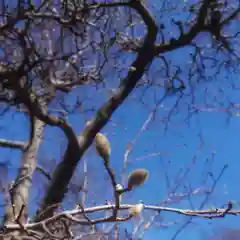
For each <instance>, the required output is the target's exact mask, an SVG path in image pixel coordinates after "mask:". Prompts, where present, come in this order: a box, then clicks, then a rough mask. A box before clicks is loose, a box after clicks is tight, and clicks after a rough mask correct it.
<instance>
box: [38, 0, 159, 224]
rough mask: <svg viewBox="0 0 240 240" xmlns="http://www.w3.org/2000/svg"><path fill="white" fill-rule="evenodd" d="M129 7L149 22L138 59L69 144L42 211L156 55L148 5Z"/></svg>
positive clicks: (61, 191)
mask: <svg viewBox="0 0 240 240" xmlns="http://www.w3.org/2000/svg"><path fill="white" fill-rule="evenodd" d="M129 7H132V8H133V9H135V10H136V11H137V12H138V14H139V15H141V17H142V19H143V20H144V22H145V24H146V25H147V28H148V33H147V35H146V37H145V41H144V44H143V46H142V48H141V49H140V50H139V53H138V55H137V58H136V60H135V61H134V62H133V64H132V67H131V69H130V71H129V73H128V75H127V77H126V78H125V79H123V80H122V82H121V84H120V86H119V88H118V90H117V91H116V93H115V94H114V95H113V96H112V97H111V98H110V99H109V100H108V102H107V103H105V104H104V105H103V106H102V107H101V108H100V109H99V110H98V111H97V113H96V115H95V117H94V118H93V119H92V120H91V121H89V122H88V123H87V124H86V126H85V128H84V130H83V133H82V134H81V135H80V136H79V138H78V143H79V145H78V144H71V142H69V143H68V146H67V150H66V152H65V155H64V158H63V160H62V161H61V162H60V163H59V165H58V166H57V168H56V170H55V171H54V173H53V176H52V181H51V183H50V185H49V187H48V189H47V192H46V194H45V198H44V199H43V201H42V204H41V207H40V212H41V211H43V210H44V209H46V208H47V206H52V205H55V204H56V203H60V202H62V200H63V198H64V194H65V192H66V191H67V186H68V183H69V182H70V180H71V177H72V175H73V173H74V171H75V169H76V167H77V164H78V162H79V161H80V159H81V157H82V156H83V154H84V153H85V151H86V150H87V149H88V147H89V146H90V145H91V144H92V142H93V139H94V137H95V135H96V133H97V132H99V131H100V130H101V129H102V128H103V127H104V126H105V125H106V124H107V122H108V121H109V119H110V118H111V116H112V114H113V113H114V112H115V111H116V109H117V108H118V107H119V106H120V105H121V104H122V103H123V101H124V100H125V99H126V98H127V97H128V95H129V94H130V93H131V92H132V91H133V89H134V88H135V86H136V84H137V82H138V81H139V80H140V79H141V77H142V75H143V73H144V72H145V70H146V68H147V67H149V66H150V64H151V62H152V60H153V58H154V55H155V52H154V50H155V49H154V44H155V40H156V36H157V26H156V23H155V21H154V19H153V17H152V16H151V14H150V13H149V11H148V10H147V8H145V7H144V6H143V5H142V4H141V2H140V1H132V2H130V3H129ZM54 210H55V208H51V209H50V211H49V212H48V213H46V214H44V216H42V218H43V217H44V218H47V217H51V216H52V215H53V212H54ZM42 218H36V219H35V220H36V221H41V220H42Z"/></svg>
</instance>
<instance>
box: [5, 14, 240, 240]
mask: <svg viewBox="0 0 240 240" xmlns="http://www.w3.org/2000/svg"><path fill="white" fill-rule="evenodd" d="M184 14H185V13H184ZM184 14H183V13H182V12H181V13H180V14H178V17H179V18H180V19H182V18H185V17H186V16H185V15H184ZM174 15H177V13H176V14H174ZM161 21H164V22H167V21H168V22H169V19H167V17H164V16H163V17H162V18H161ZM141 30H142V29H141V28H140V30H138V32H137V33H138V34H141ZM173 34H174V33H173ZM197 40H199V41H201V43H202V44H205V42H207V41H208V36H206V35H203V36H202V35H201V36H200V37H199V38H198V39H197ZM197 40H196V41H197ZM188 51H190V49H182V50H179V51H176V52H172V53H170V54H167V55H166V56H167V57H168V58H171V60H172V62H173V63H174V64H176V65H180V66H181V67H182V68H184V69H186V70H189V69H190V68H191V64H189V65H188V61H189V56H188V55H187V54H186V53H187V52H188ZM219 57H220V58H221V57H222V56H219ZM123 58H126V59H125V60H126V61H127V62H130V61H131V59H130V57H129V56H123ZM159 65H160V61H159V60H156V61H155V62H153V64H152V67H151V69H150V74H149V76H148V77H149V78H150V79H151V80H154V81H155V82H158V83H162V82H163V78H162V76H161V73H159ZM207 73H208V74H211V75H214V74H213V73H211V71H210V70H209V71H208V72H207ZM110 77H111V79H110ZM182 78H183V79H186V73H184V72H183V74H182ZM118 80H119V79H118V78H117V76H116V74H113V73H111V72H110V71H109V72H108V70H107V72H106V82H107V83H106V86H102V85H101V86H100V87H99V89H97V90H96V88H95V87H83V88H81V89H77V90H74V92H73V94H72V95H71V96H69V97H68V98H67V101H68V102H69V103H72V102H73V101H74V100H75V98H76V97H77V96H78V97H80V98H81V99H85V98H86V97H89V99H90V100H89V101H88V102H87V104H86V106H87V107H92V106H94V107H98V106H100V105H101V104H102V103H104V102H105V101H106V100H107V98H108V96H109V90H110V88H114V87H116V86H117V85H118ZM230 80H231V81H233V82H235V83H236V84H237V83H238V82H239V76H237V74H234V73H232V74H231V75H230V74H229V73H228V72H225V71H222V72H221V74H220V75H218V76H217V77H216V78H215V79H214V80H213V81H209V82H203V83H201V84H200V85H196V84H195V83H194V87H195V97H196V99H195V105H196V106H197V107H198V108H199V109H202V110H203V111H202V112H200V113H198V114H195V115H193V116H192V117H191V118H190V120H189V125H187V124H186V122H184V121H183V120H184V119H186V117H187V114H188V108H187V106H189V104H190V103H191V100H192V99H191V96H187V94H188V93H189V88H188V85H187V89H186V90H185V96H184V97H183V98H182V99H181V101H180V103H179V105H178V111H177V112H176V113H174V115H173V116H172V117H171V120H170V122H168V128H167V131H166V124H165V122H164V121H163V120H164V119H165V118H166V116H167V115H168V114H169V111H170V110H171V109H172V106H173V105H174V103H175V102H176V101H177V99H178V97H179V94H178V95H176V96H172V97H170V98H168V99H166V101H164V102H163V103H162V104H163V106H162V107H161V108H159V109H158V111H157V113H156V116H155V118H154V121H152V122H151V124H149V126H148V129H147V130H146V131H145V132H143V133H142V135H141V136H140V138H139V139H138V141H137V143H136V145H135V147H134V149H133V152H132V153H131V155H130V157H129V158H130V160H131V161H130V163H129V165H128V169H127V172H130V171H131V170H133V169H135V168H146V169H148V170H149V172H150V177H149V179H148V181H147V183H146V184H145V186H144V187H142V188H139V189H136V190H135V191H134V192H133V193H129V194H126V196H125V197H124V199H123V201H124V202H131V203H134V202H137V201H139V200H143V201H144V202H145V203H147V204H159V203H160V202H162V201H164V200H165V199H166V198H167V196H168V193H169V191H171V189H174V188H175V186H176V184H177V183H178V182H179V180H176V176H177V175H178V173H179V171H180V169H183V172H184V171H185V170H186V168H187V166H189V164H190V162H191V161H192V159H193V158H194V156H196V161H195V164H193V165H191V164H190V165H191V170H190V171H189V174H188V175H187V176H186V178H184V179H183V180H182V183H181V184H180V186H179V188H178V189H177V190H176V193H184V192H186V191H187V190H186V189H189V188H190V187H191V188H192V189H194V188H198V187H203V186H204V187H207V188H211V186H212V184H213V180H211V178H210V177H207V180H206V176H207V172H212V173H213V175H214V177H215V178H216V177H217V176H218V174H219V173H220V172H221V170H222V168H223V166H224V165H225V164H228V168H227V170H226V171H225V172H224V175H223V176H222V178H221V179H220V181H219V182H218V183H217V185H216V188H215V191H214V193H213V194H212V195H211V197H210V198H209V201H208V202H207V204H206V205H205V206H204V208H211V207H213V206H214V207H221V206H222V205H223V204H226V203H227V201H228V200H229V199H231V200H233V201H236V202H238V201H239V199H240V196H239V195H240V194H239V191H238V190H237V189H238V180H239V171H238V169H239V167H240V163H239V151H238V150H239V146H238V144H239V143H238V129H240V119H239V117H238V116H236V114H235V115H234V114H233V115H232V116H231V118H230V121H227V120H228V118H227V117H228V115H227V114H226V113H224V112H223V111H222V110H223V109H224V108H226V107H227V106H228V104H229V99H230V100H231V101H232V102H234V103H239V101H240V97H239V92H238V91H237V90H233V89H232V85H231V81H230ZM219 86H220V87H221V89H223V90H224V92H223V93H221V92H220V91H219ZM206 89H208V91H207V93H206ZM143 93H144V98H143V103H140V101H139V99H140V98H141V96H143ZM162 95H163V91H162V89H161V88H157V87H152V88H150V89H148V90H146V89H145V88H144V87H141V88H138V89H137V90H135V91H134V93H133V94H131V96H130V97H129V98H128V99H127V100H126V101H125V102H124V104H123V105H122V106H121V107H120V108H119V109H118V111H117V112H116V113H115V114H114V115H113V117H112V121H111V122H109V124H108V125H107V126H106V127H105V128H104V129H103V130H102V132H103V133H105V134H107V136H108V138H109V140H110V142H111V146H112V155H111V166H112V167H113V168H114V170H115V172H116V176H117V179H118V181H119V182H120V181H121V171H122V165H123V158H124V153H125V150H126V146H127V144H128V143H129V142H130V141H132V140H133V139H135V137H136V136H137V134H138V133H139V131H140V129H141V127H142V125H143V124H144V122H145V121H146V120H147V118H148V116H149V114H150V111H151V109H153V108H154V107H155V105H156V101H158V100H159V99H161V97H162ZM206 95H207V98H206ZM214 97H216V99H218V101H219V102H220V103H219V102H217V101H215V100H214ZM206 102H207V104H208V105H207V104H206ZM209 104H211V106H210V105H209ZM212 105H214V106H215V110H214V111H213V110H212V111H211V110H209V109H210V108H212V107H213V106H212ZM219 109H220V110H219ZM207 110H208V111H207ZM236 111H237V110H236ZM91 116H92V113H91V112H90V113H87V114H79V113H76V114H73V115H71V116H70V117H69V122H70V123H71V124H72V126H73V128H74V129H75V130H76V133H80V131H81V129H82V128H83V126H84V123H85V121H86V120H87V119H89V118H90V117H91ZM1 127H4V128H3V129H2V130H1V131H0V138H6V139H12V140H26V139H28V121H27V118H25V117H24V116H23V115H21V114H14V113H13V112H9V113H7V114H6V115H5V116H3V117H1V119H0V128H1ZM45 132H46V134H45V140H44V142H43V144H42V146H41V149H40V152H39V155H38V159H39V161H43V160H44V161H48V160H49V161H50V159H52V158H54V159H56V160H57V161H59V160H60V159H61V154H62V153H63V152H64V144H65V143H66V141H65V139H64V136H63V134H62V133H61V132H60V131H59V130H58V129H57V128H50V127H47V129H46V131H45ZM199 136H201V138H202V139H203V144H202V146H201V148H200V149H199V146H200V143H201V141H200V138H199ZM50 144H51V147H49V146H50ZM0 151H1V161H5V160H10V161H11V163H12V165H11V167H10V171H9V174H10V177H9V178H10V179H11V180H12V179H13V178H14V176H15V174H16V168H17V167H18V166H19V163H20V153H19V152H17V151H16V150H9V149H3V148H1V149H0ZM151 153H162V155H161V156H156V157H150V158H146V159H143V160H141V159H140V160H139V158H141V157H142V156H146V155H148V154H151ZM213 154H214V158H212V155H213ZM84 158H85V159H87V162H88V164H89V169H90V170H89V171H90V175H89V185H90V187H91V191H92V192H93V193H91V192H90V195H89V199H88V200H89V201H88V204H91V200H92V199H93V198H94V197H96V196H97V197H98V198H97V199H94V200H95V201H97V203H98V204H103V202H104V200H105V199H110V198H111V188H106V186H105V184H106V181H105V180H104V178H105V176H106V173H105V172H104V168H103V166H102V162H101V161H100V159H99V157H98V156H97V155H96V153H95V150H94V147H91V148H90V149H89V150H88V151H87V153H86V155H85V156H84ZM81 166H82V165H81V164H80V166H79V168H81ZM166 175H167V177H168V181H166ZM37 181H38V180H37V178H35V180H34V183H37ZM96 182H97V183H98V184H96ZM103 189H104V191H103ZM105 189H106V190H105ZM31 193H32V200H34V199H36V197H38V200H39V194H38V193H37V192H36V189H32V190H31ZM94 194H95V195H94ZM204 198H205V195H199V196H195V197H192V199H191V203H192V204H193V206H194V207H195V208H196V209H198V208H199V206H200V205H201V203H202V202H203V201H204ZM171 206H172V207H178V208H190V207H191V206H190V204H189V201H188V200H183V201H181V202H180V203H175V204H172V205H171ZM34 209H35V206H34V204H33V205H32V206H31V210H32V211H33V210H34ZM146 214H148V213H146ZM161 217H162V218H163V223H164V224H167V223H171V222H172V221H179V222H180V223H179V224H177V225H173V226H170V227H168V228H159V227H157V226H156V227H152V228H150V230H149V231H147V232H146V233H145V235H144V239H146V240H148V239H172V237H173V236H174V234H175V232H176V231H177V230H178V229H179V228H181V226H182V224H184V221H185V220H187V219H188V218H186V217H182V216H179V215H176V214H174V215H170V214H166V213H163V214H161ZM239 223H240V219H239V218H238V217H230V216H228V217H226V218H225V219H216V220H206V219H204V220H201V219H197V218H193V224H190V225H189V226H188V228H186V229H185V230H184V231H182V232H181V234H179V235H178V237H177V238H176V239H179V240H182V239H184V240H188V239H194V240H198V239H206V236H210V235H211V234H212V233H214V232H215V231H216V230H218V229H220V228H222V227H227V226H231V227H238V226H239ZM124 226H125V225H124ZM126 226H127V228H128V229H129V230H131V227H132V224H131V223H129V224H127V225H126Z"/></svg>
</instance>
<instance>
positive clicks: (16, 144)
mask: <svg viewBox="0 0 240 240" xmlns="http://www.w3.org/2000/svg"><path fill="white" fill-rule="evenodd" d="M0 146H1V147H8V148H14V149H20V150H24V149H25V147H26V144H25V143H24V142H21V141H11V140H6V139H0Z"/></svg>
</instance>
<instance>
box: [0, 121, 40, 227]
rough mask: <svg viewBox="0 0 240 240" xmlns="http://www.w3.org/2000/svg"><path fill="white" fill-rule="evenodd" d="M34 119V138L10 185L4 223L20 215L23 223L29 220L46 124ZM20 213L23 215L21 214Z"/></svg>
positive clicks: (13, 220)
mask: <svg viewBox="0 0 240 240" xmlns="http://www.w3.org/2000/svg"><path fill="white" fill-rule="evenodd" d="M33 121H34V122H33V124H34V129H33V133H32V137H33V138H32V139H31V141H30V145H29V146H27V147H26V148H25V149H24V150H23V154H22V159H21V165H20V168H19V172H18V175H17V177H16V181H15V182H14V183H13V184H12V186H11V187H10V191H9V194H10V202H9V204H8V206H7V210H6V213H5V217H4V224H9V223H13V222H15V221H16V218H17V217H19V220H20V221H21V223H24V222H26V220H27V206H28V200H29V190H30V187H31V185H32V177H33V173H34V171H35V169H36V158H37V153H38V150H39V147H40V144H41V141H42V137H43V131H44V125H45V123H44V122H42V121H41V120H38V119H36V118H34V120H33ZM22 208H23V209H22ZM21 211H22V213H21ZM20 213H21V216H20V215H19V214H20Z"/></svg>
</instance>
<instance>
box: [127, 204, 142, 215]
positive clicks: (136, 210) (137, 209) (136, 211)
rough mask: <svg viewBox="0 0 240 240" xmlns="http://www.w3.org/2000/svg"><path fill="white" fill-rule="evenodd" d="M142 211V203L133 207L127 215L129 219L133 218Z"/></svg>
mask: <svg viewBox="0 0 240 240" xmlns="http://www.w3.org/2000/svg"><path fill="white" fill-rule="evenodd" d="M143 209H144V205H143V204H142V203H139V204H136V205H133V206H132V207H131V208H130V209H129V215H130V216H131V217H135V216H137V215H138V214H139V213H141V212H142V210H143Z"/></svg>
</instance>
